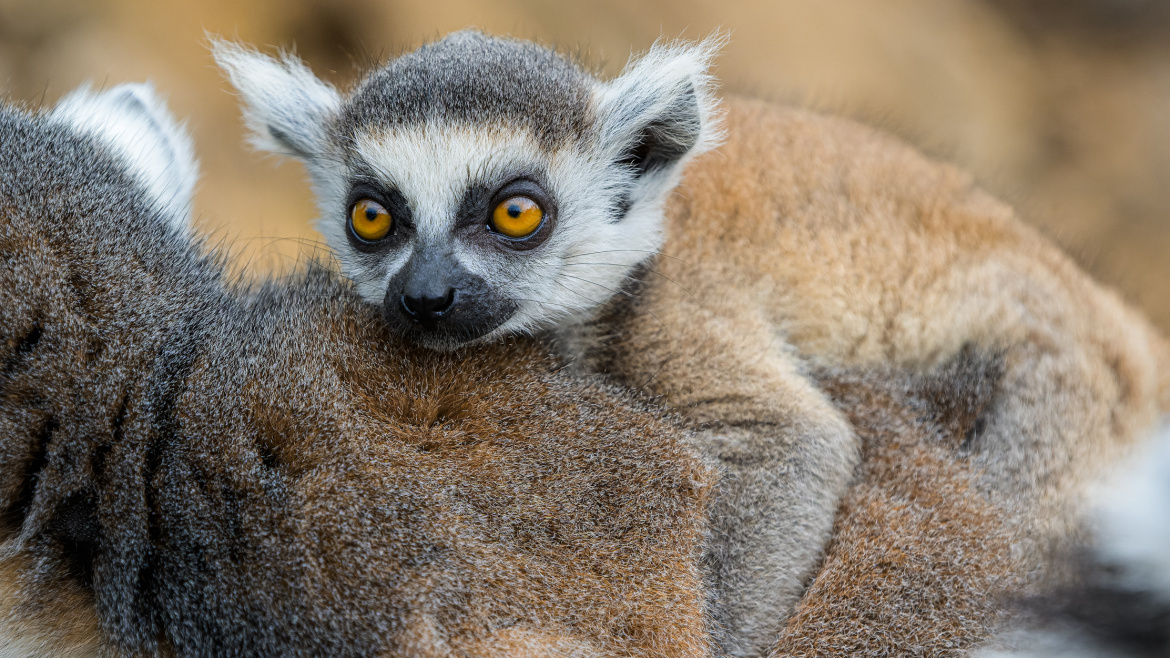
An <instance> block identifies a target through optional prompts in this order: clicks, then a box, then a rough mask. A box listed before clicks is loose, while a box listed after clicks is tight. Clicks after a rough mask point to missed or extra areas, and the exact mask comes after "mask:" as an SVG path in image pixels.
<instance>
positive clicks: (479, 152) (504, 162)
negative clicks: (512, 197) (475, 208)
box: [349, 123, 563, 237]
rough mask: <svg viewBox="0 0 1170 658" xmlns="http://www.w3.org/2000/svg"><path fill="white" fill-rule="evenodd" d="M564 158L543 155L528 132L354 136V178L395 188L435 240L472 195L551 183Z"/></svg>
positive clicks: (430, 127)
mask: <svg viewBox="0 0 1170 658" xmlns="http://www.w3.org/2000/svg"><path fill="white" fill-rule="evenodd" d="M562 158H563V153H562V152H556V153H552V154H549V153H548V152H546V151H543V150H542V149H540V148H539V147H538V146H537V145H536V142H535V138H534V137H533V136H532V134H531V133H528V132H526V131H515V130H503V129H493V128H491V127H488V128H486V129H485V128H481V129H471V128H470V127H469V126H466V125H448V124H442V123H425V124H422V125H417V126H397V127H394V128H372V129H369V130H364V129H363V130H361V131H359V132H358V133H357V134H356V135H355V136H354V149H353V153H352V155H351V160H350V162H349V167H350V170H351V172H353V173H354V174H356V175H358V176H365V177H370V178H373V179H374V180H377V181H379V182H381V183H383V184H387V185H390V186H393V187H394V188H396V189H397V190H398V191H399V192H401V193H402V194H403V196H405V197H406V199H407V201H408V203H410V205H411V208H412V210H413V211H414V213H415V223H416V227H417V229H418V230H419V231H420V232H421V233H423V234H433V235H431V236H430V237H437V236H439V235H441V234H443V233H444V232H446V231H447V230H449V229H450V227H451V222H452V221H454V219H455V215H456V214H457V211H458V209H459V207H460V205H461V204H462V203H463V202H464V201H465V197H466V195H467V194H468V193H470V192H474V191H476V190H480V189H484V190H490V189H494V188H496V187H498V186H500V185H502V184H504V183H506V182H507V181H508V180H510V179H515V178H518V177H523V178H530V179H536V180H540V181H544V182H546V183H548V182H549V181H548V180H547V174H548V172H549V170H550V168H553V167H555V166H556V165H557V164H558V163H559V162H560V160H561V159H562Z"/></svg>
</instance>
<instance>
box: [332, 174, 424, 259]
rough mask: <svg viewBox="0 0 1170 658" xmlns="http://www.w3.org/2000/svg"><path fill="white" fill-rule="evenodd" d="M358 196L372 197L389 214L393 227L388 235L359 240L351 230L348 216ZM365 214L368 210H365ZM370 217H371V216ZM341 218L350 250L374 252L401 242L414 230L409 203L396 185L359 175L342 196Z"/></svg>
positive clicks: (359, 199) (361, 197) (358, 199)
mask: <svg viewBox="0 0 1170 658" xmlns="http://www.w3.org/2000/svg"><path fill="white" fill-rule="evenodd" d="M362 199H372V200H373V201H376V202H378V204H379V205H381V206H382V207H383V208H385V209H386V210H387V212H389V213H390V216H391V217H392V218H393V221H394V226H393V228H392V229H391V230H390V233H389V235H387V236H386V237H385V238H382V239H381V240H378V241H376V242H368V241H366V240H363V239H361V238H360V237H358V236H357V235H355V234H354V232H353V226H352V225H351V224H350V221H349V216H350V213H351V212H352V211H353V207H354V205H355V204H356V203H357V202H359V201H361V200H362ZM366 212H367V214H368V213H369V212H370V211H369V210H367V211H366ZM371 219H373V218H372V217H371ZM342 221H344V222H345V235H346V237H347V238H348V239H349V243H350V245H352V246H353V248H354V249H356V250H358V251H360V252H363V253H376V252H381V251H385V250H387V249H391V248H393V247H396V246H399V245H401V244H402V243H403V242H404V241H405V240H406V238H407V237H408V236H409V235H410V234H412V233H413V232H414V215H413V213H411V211H410V204H409V203H407V202H406V197H405V196H403V194H402V192H399V191H398V189H397V188H394V187H391V186H388V185H384V184H382V183H380V182H378V181H376V180H374V179H372V178H365V177H360V178H357V179H355V180H354V181H353V183H352V185H351V186H350V188H349V194H347V195H346V197H345V207H344V208H343V209H342Z"/></svg>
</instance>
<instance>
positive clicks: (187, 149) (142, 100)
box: [49, 83, 199, 233]
mask: <svg viewBox="0 0 1170 658" xmlns="http://www.w3.org/2000/svg"><path fill="white" fill-rule="evenodd" d="M49 116H50V117H51V118H52V119H55V120H57V121H60V122H62V123H67V124H69V125H71V126H73V127H74V128H76V129H77V130H78V131H79V132H82V133H85V134H88V135H90V136H91V137H93V138H94V139H96V140H97V141H98V142H99V143H101V144H104V145H105V146H106V147H108V148H112V149H114V150H115V151H117V153H118V155H119V156H120V157H119V159H120V160H122V161H123V162H125V163H126V165H127V167H128V168H129V170H130V171H131V173H132V174H133V175H134V176H135V178H137V179H138V183H139V184H140V185H142V186H143V188H144V189H145V190H146V192H147V193H148V194H149V195H150V197H151V199H152V200H153V201H154V202H155V204H156V207H157V208H158V210H159V211H160V212H161V213H162V214H163V215H164V216H165V217H166V218H167V220H168V221H169V222H170V223H171V225H172V226H174V227H175V228H176V229H178V230H179V231H181V232H183V233H186V232H187V230H188V227H189V224H190V215H191V200H192V195H193V194H194V192H195V182H196V180H197V179H198V178H199V164H198V163H197V162H196V160H195V149H194V147H193V146H192V143H191V137H190V136H189V135H188V134H187V131H186V130H185V129H184V128H183V126H182V125H181V124H180V123H179V122H178V121H176V120H175V118H174V117H173V116H172V115H171V113H170V111H169V110H167V107H166V104H164V103H163V102H162V100H160V99H159V98H158V96H156V95H155V92H154V87H153V86H151V85H150V84H149V83H143V84H123V85H118V86H116V87H113V88H111V89H109V90H106V91H97V92H95V91H93V90H92V89H91V88H90V87H89V85H83V86H81V87H78V88H77V89H75V90H73V91H72V92H70V93H69V95H67V96H65V97H64V98H62V99H61V100H60V102H58V103H57V105H56V107H54V108H53V110H52V112H51V113H50V114H49Z"/></svg>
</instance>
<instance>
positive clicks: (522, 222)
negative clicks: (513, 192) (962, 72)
mask: <svg viewBox="0 0 1170 658" xmlns="http://www.w3.org/2000/svg"><path fill="white" fill-rule="evenodd" d="M542 219H544V211H543V210H541V209H540V206H539V205H537V203H536V202H535V201H533V200H532V199H529V198H528V197H526V196H514V197H512V198H510V199H507V200H505V201H504V202H502V203H501V204H500V205H498V206H496V209H495V211H494V212H492V227H493V228H495V229H496V230H497V231H499V232H500V233H503V234H504V235H506V236H508V237H509V238H526V237H528V236H530V235H532V234H533V233H535V232H536V229H538V228H540V221H541V220H542Z"/></svg>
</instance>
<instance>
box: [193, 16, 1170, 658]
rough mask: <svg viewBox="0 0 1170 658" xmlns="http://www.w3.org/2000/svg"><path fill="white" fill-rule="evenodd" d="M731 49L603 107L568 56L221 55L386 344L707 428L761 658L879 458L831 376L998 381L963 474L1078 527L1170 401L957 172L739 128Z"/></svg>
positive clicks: (722, 591)
mask: <svg viewBox="0 0 1170 658" xmlns="http://www.w3.org/2000/svg"><path fill="white" fill-rule="evenodd" d="M719 45H720V42H719V40H718V39H714V40H707V41H704V42H702V43H698V44H691V45H685V44H684V45H670V44H662V45H657V46H655V47H654V48H652V49H651V50H650V51H649V53H647V54H646V55H645V56H643V57H641V58H639V59H636V60H634V61H633V62H631V64H630V65H628V66H627V68H626V69H625V70H624V71H623V73H622V74H621V75H619V76H618V77H617V78H615V79H613V80H609V81H601V80H600V79H598V78H597V77H595V76H594V75H592V74H590V73H588V72H587V71H585V70H584V69H583V68H581V67H580V66H578V65H577V64H575V63H574V62H572V61H570V60H569V59H567V58H565V57H562V56H560V55H558V54H557V53H555V52H553V51H552V50H549V49H547V48H544V47H541V46H538V45H534V44H532V43H527V42H523V41H517V40H512V39H503V38H495V37H489V36H485V35H483V34H480V33H477V32H460V33H456V34H453V35H451V36H448V37H446V38H444V39H442V40H440V41H438V42H435V43H432V44H430V45H426V46H423V47H422V48H420V49H418V50H417V51H415V52H412V53H409V54H405V55H402V56H400V57H398V58H397V59H394V60H392V61H390V62H389V63H387V64H386V65H385V66H382V67H380V68H378V69H376V70H374V71H373V72H372V73H370V74H369V75H368V76H367V77H366V78H365V79H364V81H362V82H361V83H360V84H359V85H358V86H357V87H356V89H354V90H353V91H352V92H351V93H349V94H348V95H345V96H342V95H341V94H339V93H338V92H337V91H335V90H334V89H333V88H332V87H330V86H329V85H327V84H325V83H323V82H321V81H319V80H318V79H317V78H316V77H314V76H313V75H312V74H311V73H310V72H309V70H308V69H307V68H306V67H305V66H304V65H303V64H302V63H301V62H300V61H299V60H297V59H295V58H293V57H290V56H285V57H283V58H282V59H280V60H275V59H271V58H268V57H266V56H263V55H260V54H258V53H255V52H252V51H249V50H246V49H243V48H240V47H238V46H234V45H230V44H226V43H222V42H221V43H217V44H215V46H214V48H215V54H216V58H217V60H218V61H219V63H220V65H221V66H222V67H223V68H224V69H225V71H226V72H227V74H228V76H229V77H230V79H231V81H232V83H233V84H234V85H235V87H236V88H237V89H238V90H239V93H240V95H241V97H242V99H243V102H244V104H245V107H246V110H245V114H246V117H247V121H248V124H249V125H250V126H251V128H252V130H253V132H254V135H255V141H256V143H257V144H258V145H259V146H261V147H263V148H266V149H269V150H272V151H277V152H281V153H285V154H288V155H292V156H295V157H298V158H300V159H301V160H302V161H304V163H305V164H306V166H307V168H308V171H309V172H310V175H311V177H312V181H313V185H314V187H315V189H316V191H317V194H318V198H319V202H320V213H321V216H320V220H319V224H318V226H319V228H320V230H321V232H322V233H323V234H324V235H325V237H326V239H327V240H328V242H329V244H330V246H331V247H332V249H333V251H334V252H335V253H336V255H337V258H338V260H339V262H340V265H341V269H342V271H343V272H344V273H345V274H346V275H348V276H349V277H350V278H351V279H352V280H353V282H354V285H355V286H356V288H357V290H358V291H359V293H360V294H361V296H362V297H363V298H365V299H366V300H368V301H369V302H370V303H372V304H375V305H378V306H380V307H381V308H382V314H383V316H384V317H385V319H386V321H387V323H389V324H390V325H391V326H393V327H395V328H396V329H397V330H398V331H400V332H401V333H402V334H404V335H406V336H408V337H409V338H411V339H412V340H414V341H416V342H417V343H419V344H420V345H424V346H428V347H432V348H436V349H452V348H456V347H459V346H461V345H467V344H471V343H477V342H485V341H491V340H495V339H498V338H501V337H504V336H507V335H509V334H514V333H518V332H520V333H531V332H547V333H549V334H551V335H552V336H553V338H554V342H555V343H556V344H557V345H559V346H560V348H561V349H563V350H564V351H565V352H566V355H567V356H568V357H570V358H571V359H573V360H574V362H575V363H577V364H578V365H581V366H583V367H587V368H594V369H597V370H599V371H602V372H605V373H607V374H609V375H612V376H614V377H616V378H618V379H619V380H622V381H624V382H626V383H628V384H630V385H633V386H638V387H642V388H644V389H646V390H648V391H649V392H651V393H653V394H655V395H658V396H660V397H661V398H662V399H663V400H664V401H665V402H666V403H668V404H669V405H671V406H672V407H673V408H675V409H676V410H678V411H679V412H681V413H683V414H685V415H686V416H687V417H688V418H689V419H691V420H692V421H693V422H694V423H695V425H696V427H697V428H698V429H699V430H700V431H699V432H698V435H699V437H700V439H699V442H700V445H699V447H700V449H701V450H702V451H703V452H704V453H705V454H706V455H707V456H708V457H709V458H710V459H711V460H712V461H714V462H716V463H717V464H719V466H720V467H721V471H722V480H721V484H720V492H719V497H718V499H717V501H716V503H715V507H714V510H713V512H712V520H711V525H712V527H711V538H710V541H709V547H708V555H707V559H708V561H709V567H710V571H711V578H712V585H711V597H710V600H711V606H712V610H711V611H712V616H713V618H714V621H715V628H714V632H715V636H716V638H717V639H718V641H719V644H720V646H721V649H722V650H723V651H725V652H726V653H728V654H732V655H759V654H761V653H762V652H764V651H765V650H766V649H767V648H768V646H769V645H770V644H771V643H772V642H773V641H774V640H775V638H776V636H777V631H778V629H779V628H780V626H781V625H782V623H783V620H784V618H785V617H786V615H787V614H788V612H789V611H790V609H791V606H792V604H793V602H794V601H795V600H796V599H797V597H798V596H799V595H800V593H801V592H802V591H803V589H804V587H805V585H806V580H807V579H808V578H809V577H810V575H811V574H812V572H813V569H814V568H815V565H816V563H817V560H818V558H819V556H820V555H821V554H822V550H823V547H824V544H825V541H826V540H827V538H828V537H829V534H830V532H831V529H832V524H833V519H834V513H835V511H836V509H837V505H838V501H839V499H840V497H841V496H842V494H843V493H844V491H845V490H846V488H847V486H848V484H849V481H850V477H851V474H852V472H853V470H854V466H855V465H856V463H857V460H858V445H857V444H856V440H855V438H854V435H853V433H852V431H851V429H850V427H849V425H848V424H847V422H846V421H845V420H844V419H843V418H842V417H841V415H840V414H839V413H838V412H837V411H836V410H835V409H834V407H833V406H832V405H831V404H830V403H829V401H828V400H827V398H826V397H825V395H824V394H822V392H821V391H819V390H818V389H817V387H816V386H814V385H813V384H812V383H811V381H810V380H809V379H808V378H806V376H805V374H804V371H805V370H806V369H807V368H808V367H810V366H821V365H825V366H839V365H844V366H852V365H869V364H889V365H894V366H899V367H911V368H917V369H921V370H923V371H926V370H929V369H931V368H933V367H935V366H936V365H938V364H940V363H943V362H945V361H947V360H948V359H950V358H952V357H953V356H954V355H956V354H958V353H959V352H960V351H961V350H964V349H969V350H976V351H981V352H984V353H987V354H988V355H994V357H995V358H997V359H999V358H1002V360H1003V363H1004V374H1003V377H1002V379H1001V380H1000V382H999V383H998V387H997V391H996V394H995V395H994V396H993V398H992V400H993V401H992V403H990V405H989V407H988V409H986V410H983V413H982V415H981V418H980V421H979V422H978V423H976V425H975V426H976V427H977V428H978V429H977V431H976V432H973V433H972V435H971V436H970V437H968V441H966V442H965V443H964V444H963V446H962V447H961V448H960V450H962V451H964V452H963V454H964V455H966V456H969V457H971V458H973V459H980V460H983V462H984V463H983V466H984V468H985V470H986V472H987V478H988V480H987V485H988V487H999V488H1001V489H1004V490H1005V491H1009V492H1012V495H1015V496H1016V497H1017V499H1018V500H1019V501H1020V504H1029V505H1040V506H1043V505H1050V506H1053V507H1052V508H1053V509H1056V507H1057V506H1058V505H1059V504H1060V501H1061V499H1062V498H1063V497H1064V493H1065V491H1066V485H1067V483H1069V482H1072V481H1074V480H1075V479H1076V477H1077V476H1078V474H1079V473H1080V470H1078V468H1076V467H1069V466H1068V465H1069V464H1070V463H1073V464H1077V463H1083V462H1087V461H1088V460H1086V459H1083V457H1085V456H1087V455H1090V454H1093V455H1097V454H1101V453H1102V452H1103V451H1104V449H1105V448H1106V447H1108V446H1111V445H1114V444H1119V443H1123V442H1124V440H1126V439H1129V438H1130V437H1132V436H1133V435H1135V434H1136V433H1138V432H1140V431H1142V428H1143V427H1145V425H1147V424H1148V421H1149V420H1150V419H1151V418H1152V416H1153V414H1154V413H1155V412H1156V411H1157V409H1156V407H1157V405H1156V404H1155V403H1153V402H1151V400H1155V399H1157V398H1158V395H1162V399H1163V400H1165V399H1166V397H1167V396H1166V390H1167V389H1166V387H1165V382H1164V381H1162V380H1159V378H1158V377H1159V376H1158V374H1157V367H1156V365H1155V364H1156V363H1158V362H1159V360H1161V361H1162V362H1165V354H1164V352H1162V351H1161V350H1163V346H1162V345H1161V343H1160V342H1158V339H1157V337H1156V336H1154V335H1153V333H1152V332H1150V331H1148V328H1147V325H1145V324H1144V323H1143V322H1142V321H1141V320H1140V319H1138V318H1136V317H1135V316H1134V315H1133V314H1132V312H1131V311H1129V310H1128V309H1127V308H1125V307H1124V306H1123V305H1122V304H1121V303H1120V302H1119V301H1118V300H1117V299H1116V298H1115V297H1114V296H1112V295H1111V294H1109V293H1107V292H1105V291H1103V290H1101V289H1100V288H1098V287H1096V286H1095V285H1094V284H1093V283H1092V282H1091V281H1089V280H1088V279H1087V278H1086V277H1085V276H1084V275H1083V274H1081V273H1080V272H1079V271H1078V270H1076V268H1075V267H1074V266H1073V265H1072V264H1071V263H1070V262H1068V261H1067V259H1066V258H1064V257H1063V256H1062V255H1061V254H1060V253H1059V252H1058V251H1057V250H1055V249H1054V248H1052V247H1051V246H1049V245H1048V244H1047V243H1046V242H1044V240H1043V239H1042V238H1040V237H1039V236H1037V235H1036V234H1035V233H1034V232H1032V231H1030V230H1029V229H1027V228H1026V227H1024V226H1022V225H1021V224H1020V223H1019V222H1018V221H1017V220H1016V219H1015V218H1014V217H1013V216H1012V214H1011V212H1010V210H1008V209H1007V208H1005V207H1003V206H1002V205H1000V204H999V203H997V202H995V201H994V200H993V199H991V198H989V197H987V196H986V195H984V194H983V193H981V192H980V191H978V190H977V189H974V188H973V187H972V186H971V184H970V182H969V181H968V180H967V178H965V177H963V176H961V175H960V174H958V173H957V172H955V171H954V170H953V169H951V168H949V167H945V166H940V165H937V164H935V163H932V162H929V161H928V160H926V159H925V158H923V157H922V156H920V155H918V154H916V153H914V152H913V151H911V150H909V149H907V148H905V147H903V146H901V145H899V144H897V143H895V142H893V141H891V140H889V139H887V138H885V137H882V136H880V135H877V134H875V133H873V132H871V131H869V130H867V129H865V128H863V127H860V126H856V125H853V124H850V123H847V122H842V121H839V120H834V119H828V118H822V117H817V116H814V115H810V114H807V113H802V112H798V111H792V110H785V109H783V108H777V107H773V106H769V105H765V104H761V103H754V102H750V101H733V102H729V103H727V104H726V106H725V107H726V109H725V110H720V109H719V107H718V102H717V100H716V98H715V95H714V90H713V81H712V79H711V77H710V75H709V73H708V68H709V65H710V62H711V59H712V57H713V56H714V54H715V52H716V50H717V49H718V46H719ZM723 135H726V140H725V142H724V143H723V145H722V146H721V147H720V148H719V149H718V150H717V151H712V150H713V147H714V146H715V145H716V144H717V143H719V141H720V140H721V139H722V136H723ZM707 151H712V152H710V153H707V154H706V155H704V156H702V157H698V156H700V155H701V154H703V153H704V152H707ZM688 163H689V164H688ZM684 168H685V169H686V176H685V180H684V181H683V182H682V184H681V186H679V182H680V180H683V173H684ZM676 187H677V188H678V189H677V190H676ZM1159 387H1162V388H1161V389H1159ZM1115 439H1121V440H1115ZM1078 459H1079V460H1080V461H1077V460H1078Z"/></svg>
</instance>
